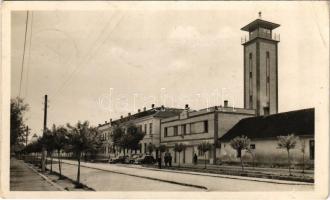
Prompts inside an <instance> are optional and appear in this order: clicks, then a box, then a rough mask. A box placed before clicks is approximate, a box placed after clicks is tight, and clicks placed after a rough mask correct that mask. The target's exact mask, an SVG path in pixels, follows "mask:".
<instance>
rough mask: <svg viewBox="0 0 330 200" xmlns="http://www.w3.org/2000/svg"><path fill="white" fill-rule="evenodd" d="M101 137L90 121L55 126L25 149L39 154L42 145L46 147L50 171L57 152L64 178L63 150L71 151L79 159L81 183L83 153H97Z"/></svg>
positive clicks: (27, 151)
mask: <svg viewBox="0 0 330 200" xmlns="http://www.w3.org/2000/svg"><path fill="white" fill-rule="evenodd" d="M101 142H102V141H101V138H100V135H99V134H98V130H97V128H95V127H91V126H90V125H89V122H88V121H84V122H80V121H78V123H77V124H76V125H74V126H73V125H71V124H67V125H66V126H59V127H57V126H55V125H53V127H52V129H48V130H47V131H45V133H44V135H43V136H42V137H40V138H39V139H38V140H37V141H35V142H32V143H30V144H28V145H27V146H26V148H25V149H24V152H25V153H30V154H31V153H33V154H34V155H38V153H40V152H41V151H42V146H45V147H46V150H47V155H48V157H49V158H50V171H52V166H53V165H52V163H53V153H54V152H56V153H57V158H58V168H59V174H60V178H62V167H61V166H62V159H61V153H62V152H70V153H72V155H73V156H74V157H75V158H76V159H77V161H78V168H77V179H76V185H77V186H78V187H80V186H81V184H80V161H81V158H82V156H83V155H87V154H95V153H96V152H97V151H98V150H99V148H100V147H101Z"/></svg>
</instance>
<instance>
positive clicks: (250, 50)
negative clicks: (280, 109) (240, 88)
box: [244, 42, 257, 109]
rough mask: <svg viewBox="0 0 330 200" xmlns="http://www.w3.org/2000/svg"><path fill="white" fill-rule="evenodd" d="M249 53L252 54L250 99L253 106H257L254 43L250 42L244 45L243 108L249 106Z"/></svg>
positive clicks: (255, 52)
mask: <svg viewBox="0 0 330 200" xmlns="http://www.w3.org/2000/svg"><path fill="white" fill-rule="evenodd" d="M250 53H251V54H252V64H251V66H252V88H253V89H252V101H253V107H252V108H254V109H255V108H256V107H257V90H256V88H257V79H256V77H257V76H256V74H257V65H256V59H257V57H256V55H257V51H256V43H255V42H252V43H249V44H247V45H245V46H244V108H249V109H252V108H251V107H250V99H249V98H250V85H249V83H250V82H249V80H250V71H249V59H250V58H249V55H250Z"/></svg>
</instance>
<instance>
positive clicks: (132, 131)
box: [118, 123, 145, 155]
mask: <svg viewBox="0 0 330 200" xmlns="http://www.w3.org/2000/svg"><path fill="white" fill-rule="evenodd" d="M118 135H119V134H118ZM144 135H145V133H143V132H142V131H140V129H138V128H137V127H136V126H135V125H134V124H132V123H130V124H128V125H127V131H126V133H123V135H122V136H121V138H120V140H119V145H120V146H121V148H123V149H124V155H125V149H130V150H136V149H138V148H139V143H140V141H141V140H142V139H143V137H144Z"/></svg>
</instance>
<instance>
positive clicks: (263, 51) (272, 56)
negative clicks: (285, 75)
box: [259, 40, 277, 115]
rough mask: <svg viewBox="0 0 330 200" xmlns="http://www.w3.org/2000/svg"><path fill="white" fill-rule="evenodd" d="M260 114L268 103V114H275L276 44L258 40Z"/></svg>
mask: <svg viewBox="0 0 330 200" xmlns="http://www.w3.org/2000/svg"><path fill="white" fill-rule="evenodd" d="M259 46H260V114H261V115H263V114H264V111H263V107H264V106H267V104H266V103H267V102H269V108H270V109H269V112H270V114H275V113H277V93H276V92H277V91H276V90H277V63H276V62H277V55H276V54H277V52H276V46H277V42H274V41H269V40H260V42H259ZM267 52H269V64H270V77H269V79H270V82H269V83H270V96H269V97H268V96H267V95H266V81H267V79H266V78H267V77H266V60H267V58H266V57H267V56H266V55H267Z"/></svg>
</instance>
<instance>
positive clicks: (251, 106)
mask: <svg viewBox="0 0 330 200" xmlns="http://www.w3.org/2000/svg"><path fill="white" fill-rule="evenodd" d="M249 103H250V105H249V106H250V109H252V108H253V98H252V95H250V98H249Z"/></svg>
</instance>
